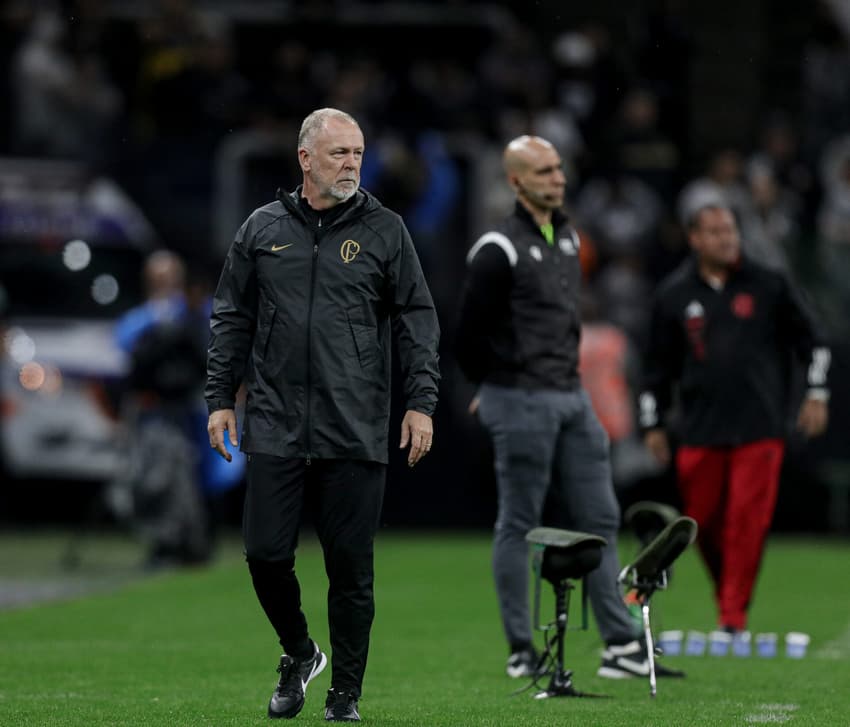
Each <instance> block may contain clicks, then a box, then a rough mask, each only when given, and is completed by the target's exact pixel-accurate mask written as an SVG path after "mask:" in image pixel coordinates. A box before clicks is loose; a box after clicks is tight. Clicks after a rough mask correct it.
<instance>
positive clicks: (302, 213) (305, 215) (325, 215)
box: [276, 184, 381, 226]
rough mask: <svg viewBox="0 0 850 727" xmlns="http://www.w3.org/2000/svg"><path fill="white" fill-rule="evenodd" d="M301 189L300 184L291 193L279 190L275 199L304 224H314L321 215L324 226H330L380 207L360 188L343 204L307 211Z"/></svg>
mask: <svg viewBox="0 0 850 727" xmlns="http://www.w3.org/2000/svg"><path fill="white" fill-rule="evenodd" d="M301 189H302V185H300V184H299V185H298V186H297V187H296V188H295V189H294V190H293V191H292V192H288V193H287V192H285V191H284V190H283V189H282V188H281V189H278V190H277V195H276V197H277V199H278V201H279V202H280V203H281V204H282V205H283V206H284V207H285V208H286V209H287V210H288V211H289V212H290V213H292V214H293V215H295V216H296V217H298V218H299V219H300V220H302V221H303V222H305V223H310V222H315V221H316V219H318V217H319V216H320V215H321V218H322V224H323V225H324V226H327V225H332V224H334V223H335V222H338V221H339V220H342V219H346V218H352V217H360V216H361V215H363V214H365V213H366V212H371V211H372V210H375V209H378V208H379V207H381V203H380V202H379V201H378V200H377V198H376V197H374V196H373V195H372V194H370V193H369V192H367V191H366V190H365V189H362V188H361V189H358V190H357V192H356V193H355V195H354V196H353V197H352V198H351V199H350V200H348V201H347V202H343V203H342V204H338V205H336V206H334V207H331V208H329V209H327V210H322V211H321V213H319V212H317V211H315V210H311V209H309V207H308V205H306V203H305V204H304V205H303V206H302V202H301ZM305 207H307V210H305Z"/></svg>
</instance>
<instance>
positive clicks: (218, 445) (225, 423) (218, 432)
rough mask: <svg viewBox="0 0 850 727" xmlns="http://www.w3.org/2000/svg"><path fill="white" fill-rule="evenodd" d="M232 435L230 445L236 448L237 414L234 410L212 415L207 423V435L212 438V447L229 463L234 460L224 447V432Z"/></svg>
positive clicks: (223, 410) (222, 410) (220, 410)
mask: <svg viewBox="0 0 850 727" xmlns="http://www.w3.org/2000/svg"><path fill="white" fill-rule="evenodd" d="M225 431H227V432H229V433H230V443H231V444H232V445H233V446H234V447H235V446H236V445H237V444H238V442H237V441H236V412H235V411H233V409H219V410H218V411H214V412H213V413H212V414H210V418H209V421H208V422H207V434H209V437H210V447H212V448H213V449H214V450H215V451H216V452H218V453H219V454H220V455H221V456H222V457H224V458H225V459H226V460H227V461H228V462H230V460H232V459H233V456H232V455H231V454H230V452H228V451H227V447H226V446H225V445H224V432H225Z"/></svg>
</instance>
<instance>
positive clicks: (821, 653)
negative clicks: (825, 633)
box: [812, 623, 850, 661]
mask: <svg viewBox="0 0 850 727" xmlns="http://www.w3.org/2000/svg"><path fill="white" fill-rule="evenodd" d="M812 656H814V657H815V658H816V659H829V660H832V661H843V660H845V659H850V623H848V624H847V628H845V629H844V631H842V632H841V633H840V634H839V635H838V636H837V637H836V638H834V639H832V641H827V642H826V643H825V644H824V645H823V646H821V647H820V648H819V649H817V651H815V653H814V654H812Z"/></svg>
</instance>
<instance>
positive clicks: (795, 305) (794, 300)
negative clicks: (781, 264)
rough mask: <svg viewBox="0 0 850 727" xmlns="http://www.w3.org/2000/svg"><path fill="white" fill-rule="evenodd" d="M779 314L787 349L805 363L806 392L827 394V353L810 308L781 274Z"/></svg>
mask: <svg viewBox="0 0 850 727" xmlns="http://www.w3.org/2000/svg"><path fill="white" fill-rule="evenodd" d="M782 278H783V280H782V292H781V294H780V303H779V315H778V319H779V321H780V322H781V326H782V329H781V330H782V331H783V333H784V335H785V336H786V337H787V345H788V348H789V349H790V350H791V351H792V352H793V353H794V355H795V356H796V358H797V359H798V360H799V361H800V362H801V363H802V364H803V365H804V366H806V384H807V386H808V389H809V393H810V395H815V396H822V397H823V398H826V397H828V395H829V390H828V388H827V375H828V373H829V366H830V361H831V353H830V350H829V347H828V346H827V343H826V337H825V335H824V333H823V331H822V330H821V329H820V328H819V326H818V324H817V322H816V321H815V318H814V316H813V315H812V312H811V308H810V307H809V305H808V304H807V303H806V302H805V301H804V299H803V296H802V294H801V293H800V291H799V290H797V289H796V288H795V287H794V286H793V285H792V284H791V283H790V281H788V279H787V278H785V277H784V276H782Z"/></svg>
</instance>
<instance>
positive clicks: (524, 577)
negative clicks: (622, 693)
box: [456, 136, 681, 679]
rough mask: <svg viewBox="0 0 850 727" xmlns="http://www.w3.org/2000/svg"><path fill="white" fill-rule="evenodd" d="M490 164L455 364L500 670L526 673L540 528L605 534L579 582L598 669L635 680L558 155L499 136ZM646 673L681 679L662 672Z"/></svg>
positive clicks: (644, 665) (633, 639) (639, 670)
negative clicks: (496, 199) (490, 209)
mask: <svg viewBox="0 0 850 727" xmlns="http://www.w3.org/2000/svg"><path fill="white" fill-rule="evenodd" d="M503 162H504V170H505V176H506V178H507V182H508V184H509V185H510V187H511V189H512V190H513V191H514V194H515V195H516V205H515V207H514V210H513V212H512V213H511V214H510V215H509V216H508V217H507V218H506V219H505V220H504V221H503V222H502V223H501V224H500V225H499V226H497V227H496V229H494V230H491V231H489V232H487V233H485V234H484V235H482V236H481V237H480V238H479V239H478V241H477V242H476V243H475V244H474V245H473V246H472V248H471V249H470V251H469V254H468V255H467V258H466V259H467V264H468V276H467V281H466V285H465V288H464V293H463V299H462V304H461V312H460V320H459V324H458V329H457V342H456V350H457V357H458V361H459V363H460V366H461V368H462V369H463V371H464V373H465V374H466V376H467V377H468V378H469V379H470V380H471V381H472V382H474V383H475V384H477V385H478V387H479V388H478V393H477V395H476V397H475V399H474V400H473V402H472V404H471V405H470V412H471V413H473V414H475V413H477V415H478V418H479V420H480V421H481V423H482V424H483V426H484V428H485V429H486V431H487V433H488V434H489V436H490V438H491V440H492V444H493V452H494V465H495V470H496V483H497V487H498V516H497V519H496V526H495V533H494V538H493V572H494V575H495V580H496V591H497V594H498V600H499V609H500V613H501V617H502V625H503V628H504V632H505V637H506V638H507V642H508V650H509V657H508V661H507V667H506V671H507V674H508V676H510V677H524V676H531V675H533V674H535V673H536V672H537V670H538V669H539V664H538V661H539V658H538V655H537V653H536V652H535V650H534V647H533V644H532V632H531V619H530V617H529V607H528V578H529V567H528V563H529V555H528V546H527V544H526V542H525V535H526V533H527V532H528V531H529V530H531V529H532V528H534V527H537V526H539V525H541V524H546V525H551V526H555V527H565V528H570V529H573V530H579V531H583V532H588V533H594V534H596V535H601V536H602V537H603V538H605V539H606V541H607V543H608V544H607V546H606V547H605V548H604V549H603V554H602V562H601V564H600V566H599V567H598V568H597V569H596V570H595V571H593V572H592V573H591V574H590V575H589V577H588V589H589V595H590V602H591V605H592V607H593V612H594V615H595V617H596V623H597V624H598V626H599V631H600V634H601V636H602V639H603V641H604V642H605V650H604V651H603V654H602V664H601V666H600V668H599V671H598V674H599V676H603V677H610V678H616V679H620V678H627V677H631V676H645V675H646V674H648V669H649V664H648V659H647V654H646V648H645V645H644V644H643V643H642V642H641V641H640V640H639V638H638V635H637V633H636V630H635V627H634V624H633V622H632V620H631V619H630V617H629V614H628V611H627V610H626V607H625V605H624V603H623V600H622V598H621V596H620V591H619V587H618V585H617V576H618V574H619V571H620V564H619V562H618V559H617V530H618V528H619V525H620V511H619V507H618V504H617V499H616V497H615V495H614V488H613V485H612V482H611V467H610V462H609V458H608V437H607V435H606V433H605V430H604V429H603V428H602V426H601V424H600V423H599V420H598V419H597V417H596V414H595V413H594V411H593V408H592V407H591V404H590V399H589V398H588V395H587V393H586V392H585V391H584V389H583V388H582V387H581V382H580V380H579V373H578V344H579V335H580V321H579V315H578V310H579V284H580V278H581V271H580V268H579V258H578V252H579V245H580V241H579V236H578V235H577V234H576V231H575V230H574V229H573V228H572V227H571V226H570V225H569V223H568V221H567V218H566V216H565V215H564V214H563V212H562V211H561V207H562V205H563V203H564V188H565V184H566V179H565V177H564V170H563V165H562V163H561V157H560V155H559V154H558V151H557V150H556V149H555V147H554V146H553V145H552V144H551V143H549V142H548V141H546V140H545V139H541V138H540V137H537V136H521V137H519V138H517V139H514V140H513V141H512V142H510V144H508V145H507V147H506V148H505V151H504V158H503ZM544 503H547V507H548V509H547V513H546V522H545V523H544V522H543V519H544V515H543V506H544ZM549 510H551V511H552V512H551V513H550V512H549ZM659 666H660V665H659ZM656 673H657V674H658V675H659V676H673V675H677V676H680V675H681V673H680V672H673V671H672V670H669V669H665V668H663V667H661V668H660V669H658V671H657V672H656Z"/></svg>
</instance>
